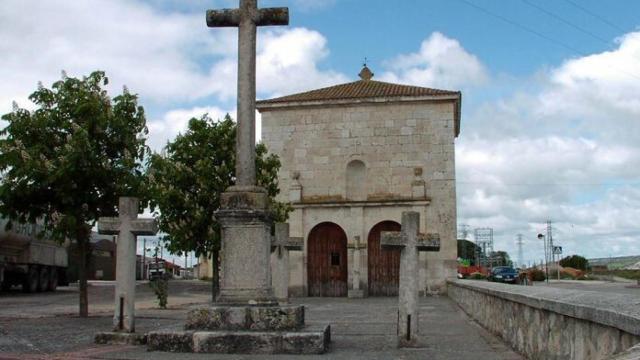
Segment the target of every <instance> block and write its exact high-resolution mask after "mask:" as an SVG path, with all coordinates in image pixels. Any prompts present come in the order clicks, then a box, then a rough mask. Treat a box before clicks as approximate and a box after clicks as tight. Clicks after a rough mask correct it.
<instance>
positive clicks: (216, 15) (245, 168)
mask: <svg viewBox="0 0 640 360" xmlns="http://www.w3.org/2000/svg"><path fill="white" fill-rule="evenodd" d="M267 25H289V9H287V8H265V9H259V8H258V0H240V8H238V9H223V10H208V11H207V26H209V27H237V28H238V128H237V137H236V179H237V181H236V185H237V186H254V185H256V170H255V138H256V136H255V135H256V134H255V120H256V119H255V117H256V113H255V108H256V27H257V26H267Z"/></svg>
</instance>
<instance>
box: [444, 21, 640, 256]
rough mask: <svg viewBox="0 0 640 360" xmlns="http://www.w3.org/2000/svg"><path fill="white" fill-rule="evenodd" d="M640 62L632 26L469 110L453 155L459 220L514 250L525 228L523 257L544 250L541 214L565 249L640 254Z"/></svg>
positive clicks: (639, 40)
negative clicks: (611, 44) (607, 46)
mask: <svg viewBox="0 0 640 360" xmlns="http://www.w3.org/2000/svg"><path fill="white" fill-rule="evenodd" d="M637 69H640V33H638V32H636V33H630V34H627V35H625V36H623V37H621V38H620V39H619V42H618V47H617V48H616V49H613V50H610V51H605V52H602V53H597V54H592V55H589V56H585V57H579V58H574V59H571V60H567V61H566V62H564V63H563V64H562V65H560V66H558V67H557V68H553V69H550V70H545V71H541V72H539V73H536V74H534V76H532V77H531V78H529V79H523V80H522V84H521V85H520V86H519V87H517V88H516V90H515V91H513V92H512V93H511V94H510V95H508V96H507V97H506V98H500V99H496V100H492V101H490V102H487V103H485V104H483V105H481V106H480V107H478V108H477V109H474V110H472V111H470V112H469V113H467V114H466V116H465V117H463V128H462V134H461V138H460V139H459V140H458V142H457V154H456V155H457V178H458V180H459V181H460V184H459V187H458V204H459V208H458V213H459V216H460V219H459V223H468V224H470V225H472V226H473V227H482V226H492V227H494V228H495V229H496V234H497V236H496V243H497V247H498V248H502V249H506V250H508V251H510V253H511V255H512V256H515V255H516V246H515V242H514V237H515V234H517V233H519V232H521V233H524V234H525V237H528V239H529V241H528V245H527V246H526V247H525V257H526V258H527V259H529V260H533V259H536V260H539V259H542V257H543V255H542V244H541V243H539V241H537V240H536V239H535V234H537V233H538V232H542V231H543V230H544V221H545V220H546V219H552V220H553V221H554V226H555V230H556V240H557V241H559V242H560V243H561V244H562V245H564V248H565V254H567V253H580V254H584V255H587V256H608V255H613V256H615V255H624V254H637V253H640V242H639V241H638V239H639V238H640V231H639V227H638V225H637V217H638V215H639V214H638V209H639V206H638V205H639V203H640V190H638V189H639V188H640V184H639V183H638V181H639V179H640V144H638V141H637V139H638V135H637V134H638V133H640V81H638V79H637V78H636V77H635V76H633V75H631V74H632V73H633V72H634V71H636V72H637ZM634 240H635V243H634ZM605 243H606V247H603V244H605ZM604 252H606V253H604Z"/></svg>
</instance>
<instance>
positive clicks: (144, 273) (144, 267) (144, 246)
mask: <svg viewBox="0 0 640 360" xmlns="http://www.w3.org/2000/svg"><path fill="white" fill-rule="evenodd" d="M146 270H147V238H146V237H145V238H142V273H141V274H140V277H141V278H142V280H147V271H146Z"/></svg>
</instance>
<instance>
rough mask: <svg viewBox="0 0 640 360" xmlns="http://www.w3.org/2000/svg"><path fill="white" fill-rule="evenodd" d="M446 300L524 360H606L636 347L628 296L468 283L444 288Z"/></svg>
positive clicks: (637, 316) (638, 315)
mask: <svg viewBox="0 0 640 360" xmlns="http://www.w3.org/2000/svg"><path fill="white" fill-rule="evenodd" d="M448 295H449V297H450V298H451V299H453V301H455V302H456V303H457V304H458V305H459V306H460V307H461V308H462V309H463V310H464V311H465V312H466V313H467V314H469V316H471V317H472V318H473V319H475V320H476V321H478V322H479V323H480V324H481V325H482V326H484V327H485V328H486V329H488V330H489V331H491V332H493V333H495V334H496V335H498V336H500V337H502V338H503V339H504V340H505V341H506V342H507V343H508V344H509V345H510V346H511V347H512V348H513V349H514V350H516V351H518V352H519V353H521V354H522V355H524V356H525V357H526V358H528V359H545V360H546V359H575V360H588V359H608V358H610V357H611V356H612V355H614V354H618V353H621V352H623V351H625V350H628V349H629V348H631V347H633V346H634V344H638V343H640V307H639V306H638V299H637V298H635V297H632V296H629V295H624V294H606V293H597V292H589V291H579V290H568V289H557V288H549V287H543V286H538V287H537V286H533V287H532V286H515V285H506V284H497V283H488V282H478V281H470V280H456V281H450V282H448Z"/></svg>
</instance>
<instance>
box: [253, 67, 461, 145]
mask: <svg viewBox="0 0 640 360" xmlns="http://www.w3.org/2000/svg"><path fill="white" fill-rule="evenodd" d="M373 75H374V74H373V72H371V70H370V69H369V68H368V67H367V66H366V64H365V66H364V67H363V68H362V71H360V74H359V76H360V80H358V81H354V82H350V83H346V84H340V85H334V86H329V87H325V88H321V89H316V90H311V91H305V92H301V93H297V94H292V95H287V96H282V97H277V98H273V99H266V100H260V101H258V102H257V103H256V107H257V109H258V110H259V111H261V112H262V111H269V110H275V109H279V108H291V107H300V106H304V107H306V106H326V105H329V104H336V105H349V104H357V103H380V102H414V101H444V100H446V101H453V102H454V103H455V107H454V117H455V135H456V136H458V134H459V133H460V107H461V102H462V93H461V92H460V91H451V90H441V89H433V88H428V87H421V86H412V85H402V84H393V83H388V82H383V81H377V80H372V78H373Z"/></svg>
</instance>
